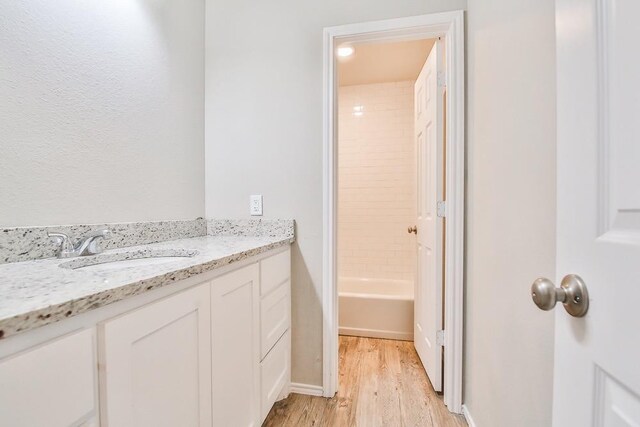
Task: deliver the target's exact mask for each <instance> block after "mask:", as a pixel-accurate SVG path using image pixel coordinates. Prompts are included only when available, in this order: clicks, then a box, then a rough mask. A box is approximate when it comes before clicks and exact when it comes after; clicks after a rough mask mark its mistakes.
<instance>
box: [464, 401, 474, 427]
mask: <svg viewBox="0 0 640 427" xmlns="http://www.w3.org/2000/svg"><path fill="white" fill-rule="evenodd" d="M462 414H463V415H464V419H465V420H467V424H469V427H477V426H476V423H475V421H473V418H471V414H470V413H469V408H467V405H462Z"/></svg>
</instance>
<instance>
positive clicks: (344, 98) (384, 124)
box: [338, 56, 424, 280]
mask: <svg viewBox="0 0 640 427" xmlns="http://www.w3.org/2000/svg"><path fill="white" fill-rule="evenodd" d="M422 62H423V63H424V56H423V57H422ZM413 86H414V81H413V80H411V81H401V82H389V83H377V84H365V85H353V86H341V87H340V88H339V90H338V112H339V120H338V128H339V129H338V135H339V136H338V277H365V278H376V279H402V280H413V279H414V272H415V266H416V257H417V254H416V239H415V235H414V234H409V233H407V227H409V226H411V225H414V224H415V221H416V218H417V208H416V171H415V148H414V142H413V140H414V138H413V133H414V127H413ZM354 107H358V108H360V107H362V109H363V111H358V112H355V111H354ZM354 113H355V114H354ZM359 113H360V114H359Z"/></svg>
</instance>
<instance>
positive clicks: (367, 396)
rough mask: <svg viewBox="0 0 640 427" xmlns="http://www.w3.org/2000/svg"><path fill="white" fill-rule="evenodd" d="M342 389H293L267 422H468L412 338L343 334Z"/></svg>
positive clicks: (433, 425) (276, 425) (441, 425)
mask: <svg viewBox="0 0 640 427" xmlns="http://www.w3.org/2000/svg"><path fill="white" fill-rule="evenodd" d="M339 370H340V379H339V390H338V394H337V395H336V396H335V397H333V398H331V399H327V398H323V397H312V396H304V395H300V394H291V395H290V396H289V397H288V398H287V399H285V400H283V401H281V402H278V403H276V405H275V406H274V407H273V409H272V410H271V412H270V413H269V416H268V417H267V419H266V420H265V422H264V424H263V427H283V426H291V427H293V426H295V427H307V426H313V427H319V426H323V427H334V426H335V427H343V426H344V427H352V426H358V427H374V426H375V427H378V426H379V427H387V426H389V427H396V426H398V427H400V426H407V427H408V426H411V427H413V426H416V427H417V426H419V427H450V426H451V427H466V426H467V424H466V422H465V421H464V418H463V417H462V416H459V415H453V414H451V413H449V412H448V411H447V409H446V407H445V406H444V403H443V401H442V398H441V396H438V394H437V393H436V392H434V391H433V387H432V386H431V383H430V382H429V379H428V377H427V375H426V374H425V372H424V369H423V368H422V364H421V363H420V360H419V359H418V355H417V354H416V351H415V349H414V348H413V343H412V342H408V341H393V340H380V339H373V338H359V337H346V336H341V337H340V365H339Z"/></svg>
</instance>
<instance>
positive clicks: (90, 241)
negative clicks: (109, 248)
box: [74, 228, 112, 256]
mask: <svg viewBox="0 0 640 427" xmlns="http://www.w3.org/2000/svg"><path fill="white" fill-rule="evenodd" d="M111 237H112V233H111V230H109V229H108V228H103V229H100V230H98V231H95V232H93V233H91V234H89V235H88V236H85V237H83V238H82V239H80V240H79V241H78V243H77V244H76V246H75V248H74V249H75V252H76V254H77V255H78V256H84V255H96V254H99V253H100V252H102V248H101V247H100V243H99V239H100V238H102V239H110V238H111Z"/></svg>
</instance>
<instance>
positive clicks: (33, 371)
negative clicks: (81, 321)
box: [0, 329, 97, 427]
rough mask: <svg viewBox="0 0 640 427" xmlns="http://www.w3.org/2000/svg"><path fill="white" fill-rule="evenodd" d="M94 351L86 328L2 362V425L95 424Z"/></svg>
mask: <svg viewBox="0 0 640 427" xmlns="http://www.w3.org/2000/svg"><path fill="white" fill-rule="evenodd" d="M95 348H96V345H95V333H94V330H93V329H88V330H85V331H82V332H78V333H75V334H71V335H67V336H65V337H62V338H60V339H57V340H54V341H52V342H48V343H45V344H43V345H41V346H38V347H36V348H34V349H31V350H28V351H26V352H24V353H20V354H18V355H16V356H11V357H8V358H6V359H4V360H2V361H0V426H12V427H31V426H50V427H68V426H71V425H74V426H75V425H78V424H81V423H83V422H84V424H81V425H96V424H93V423H94V422H95V419H96V416H97V409H96V407H97V405H96V403H97V399H96V381H95V379H96V354H95V353H96V352H95Z"/></svg>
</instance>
